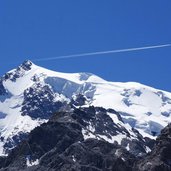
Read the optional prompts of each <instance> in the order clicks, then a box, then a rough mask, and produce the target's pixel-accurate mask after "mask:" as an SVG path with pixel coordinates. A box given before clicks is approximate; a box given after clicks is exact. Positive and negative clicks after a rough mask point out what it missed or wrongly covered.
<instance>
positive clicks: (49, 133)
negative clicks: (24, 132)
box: [0, 106, 145, 171]
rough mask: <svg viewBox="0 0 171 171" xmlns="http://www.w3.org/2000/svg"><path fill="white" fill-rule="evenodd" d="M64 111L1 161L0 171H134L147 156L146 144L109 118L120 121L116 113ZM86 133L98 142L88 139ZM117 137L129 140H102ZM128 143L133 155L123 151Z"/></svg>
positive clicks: (96, 108) (95, 110)
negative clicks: (140, 158) (139, 159)
mask: <svg viewBox="0 0 171 171" xmlns="http://www.w3.org/2000/svg"><path fill="white" fill-rule="evenodd" d="M63 110H64V111H61V112H57V113H55V114H53V115H52V117H51V118H50V120H49V121H48V122H47V123H44V124H42V125H41V126H40V127H37V128H35V129H34V130H33V131H31V133H30V134H29V136H28V137H27V138H25V140H24V141H22V142H21V143H20V144H19V145H18V146H17V147H16V148H14V149H13V150H12V151H11V152H10V153H9V156H8V157H6V158H0V167H1V171H5V170H6V171H7V170H9V171H15V170H25V171H26V170H27V171H37V170H39V171H46V170H47V171H49V170H50V171H51V170H52V171H53V170H54V171H66V170H67V171H115V170H116V171H131V170H132V166H133V163H134V162H135V161H136V160H137V159H136V155H137V154H139V153H145V152H144V145H143V144H142V142H144V140H143V139H141V137H139V138H138V136H137V141H131V140H128V139H129V136H131V135H130V134H129V132H128V131H127V130H126V129H125V128H123V127H121V126H119V125H118V124H115V123H114V122H113V121H112V119H111V118H110V117H109V115H107V112H110V113H113V114H114V115H116V116H117V117H118V119H119V120H120V119H121V118H120V115H119V114H118V113H117V112H116V111H114V110H111V109H109V110H106V109H104V108H101V107H93V106H91V107H86V108H83V107H82V108H75V109H70V110H69V111H68V112H66V111H65V109H64V108H63ZM120 121H121V122H122V120H120ZM104 123H105V124H104ZM90 127H91V128H92V127H93V130H92V129H90ZM83 130H84V131H86V132H87V134H88V133H91V134H92V135H94V137H96V138H89V139H85V138H84V136H85V135H84V133H83ZM86 132H85V133H86ZM118 133H124V134H126V135H127V136H128V139H123V141H122V143H121V145H118V143H116V142H114V143H112V144H111V143H109V142H107V141H106V140H105V139H103V138H102V137H103V136H106V137H108V138H109V139H110V137H111V136H114V135H117V134H118ZM137 134H138V135H139V133H138V132H137ZM101 135H102V137H101ZM128 143H129V145H130V152H129V151H127V150H126V149H125V148H124V147H125V146H127V144H128ZM133 149H134V150H135V151H133ZM136 150H137V151H136ZM37 160H38V161H39V162H38V163H37V164H36V165H34V162H35V161H37ZM28 163H29V164H30V166H29V167H28ZM32 164H33V166H31V165H32Z"/></svg>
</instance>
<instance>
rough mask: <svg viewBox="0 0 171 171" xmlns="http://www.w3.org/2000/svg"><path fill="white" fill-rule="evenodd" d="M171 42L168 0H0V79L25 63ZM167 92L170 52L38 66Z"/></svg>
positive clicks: (153, 51)
mask: <svg viewBox="0 0 171 171" xmlns="http://www.w3.org/2000/svg"><path fill="white" fill-rule="evenodd" d="M163 43H171V1H170V0H141V1H137V0H132V1H125V0H29V1H24V0H15V1H14V0H1V1H0V75H2V74H4V73H5V72H7V71H8V70H10V69H12V68H15V67H16V66H17V65H19V64H20V63H22V61H24V60H25V59H34V58H44V57H53V56H60V55H69V54H76V53H85V52H94V51H103V50H104V51H105V50H112V49H122V48H131V47H141V46H148V45H157V44H163ZM36 64H37V65H41V66H43V67H46V68H49V69H52V70H56V71H61V72H92V73H94V74H97V75H99V76H101V77H103V78H104V79H106V80H110V81H124V82H125V81H136V82H140V83H143V84H146V85H150V86H153V87H156V88H160V89H163V90H167V91H171V47H168V48H163V49H151V50H146V51H137V52H127V53H122V54H121V53H120V54H108V55H107V54H106V55H100V56H89V57H81V58H75V59H65V60H64V59H63V60H62V59H61V60H56V61H44V62H43V61H42V62H36Z"/></svg>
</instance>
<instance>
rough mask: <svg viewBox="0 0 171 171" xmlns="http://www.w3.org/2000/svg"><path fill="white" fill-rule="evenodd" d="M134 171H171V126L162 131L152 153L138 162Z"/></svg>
mask: <svg viewBox="0 0 171 171" xmlns="http://www.w3.org/2000/svg"><path fill="white" fill-rule="evenodd" d="M134 170H139V171H147V170H149V171H171V124H169V125H168V126H167V127H165V128H164V129H163V130H162V131H161V134H160V135H159V136H158V138H157V140H156V144H155V146H154V149H153V150H152V152H151V153H149V154H148V155H147V156H146V157H145V158H143V159H141V160H140V161H138V162H137V163H136V164H135V169H134Z"/></svg>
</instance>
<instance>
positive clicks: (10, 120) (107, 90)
mask: <svg viewBox="0 0 171 171" xmlns="http://www.w3.org/2000/svg"><path fill="white" fill-rule="evenodd" d="M68 105H71V106H74V108H79V107H82V108H84V110H86V107H89V106H94V107H101V108H102V109H104V110H106V111H104V110H102V111H103V113H105V114H106V116H107V117H109V118H110V119H111V122H110V124H111V123H112V122H113V123H114V124H116V125H117V126H118V125H121V126H122V127H124V130H125V131H123V130H122V131H119V130H120V129H119V130H118V135H119V136H117V137H116V134H114V133H110V135H109V134H103V135H102V134H100V133H97V132H98V131H97V130H96V129H95V128H96V127H95V125H94V123H92V120H90V121H91V122H90V121H88V122H89V127H87V128H86V130H87V129H88V130H89V131H91V133H90V132H89V133H87V131H86V130H83V133H84V136H88V135H89V136H90V137H91V136H93V137H100V138H102V139H104V140H106V141H108V142H112V143H113V142H114V141H117V142H118V143H119V144H121V141H122V139H123V138H126V137H127V134H126V132H128V133H129V134H130V137H131V139H136V138H137V136H139V133H140V134H141V135H142V136H143V137H149V138H153V139H154V138H156V136H157V135H158V134H159V133H160V131H161V129H162V128H164V127H165V126H166V125H167V124H168V123H169V120H170V119H171V115H170V114H171V93H169V92H165V91H162V90H158V89H154V88H151V87H148V86H145V85H142V84H139V83H134V82H127V83H118V82H108V81H106V80H104V79H102V78H100V77H98V76H96V75H93V74H91V73H70V74H69V73H61V72H55V71H51V70H48V69H45V68H42V67H39V66H37V65H35V64H33V63H32V62H31V61H29V60H27V61H25V62H23V63H22V64H21V65H20V66H18V67H17V68H16V69H13V70H11V71H9V72H7V73H6V74H5V75H4V76H2V77H1V78H0V136H1V137H0V155H6V154H8V152H9V150H11V149H12V148H14V147H15V146H16V145H17V144H18V143H19V142H20V141H21V140H22V139H25V137H27V135H28V134H29V132H30V131H31V130H33V129H34V128H35V127H37V126H39V125H41V124H42V123H45V122H47V121H48V120H49V118H51V117H52V115H53V114H54V113H55V112H57V111H61V110H62V108H64V107H65V109H66V106H68ZM109 109H110V110H109ZM112 110H114V111H115V112H111V111H112ZM95 111H96V112H95V113H99V112H98V111H99V109H96V110H95ZM85 113H86V112H85ZM95 113H94V114H95ZM100 113H101V112H100ZM113 113H115V114H113ZM116 113H118V116H119V118H121V119H119V120H118V118H117V117H116ZM104 121H105V120H104ZM90 123H91V124H90ZM106 124H107V123H106ZM104 125H105V123H104ZM112 129H113V128H112ZM132 129H135V130H138V131H139V133H138V135H137V134H136V133H135V131H133V130H132ZM138 131H137V132H138ZM141 140H142V141H143V139H142V138H141ZM145 150H147V147H146V148H145Z"/></svg>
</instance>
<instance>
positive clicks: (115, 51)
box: [33, 44, 171, 61]
mask: <svg viewBox="0 0 171 171" xmlns="http://www.w3.org/2000/svg"><path fill="white" fill-rule="evenodd" d="M169 46H171V44H162V45H155V46H144V47H137V48H128V49H117V50H110V51H98V52H89V53H81V54H73V55H64V56H56V57H48V58H39V59H33V61H49V60H58V59H67V58H77V57H83V56H93V55H103V54H112V53H122V52H132V51H141V50H147V49H156V48H164V47H169Z"/></svg>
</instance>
